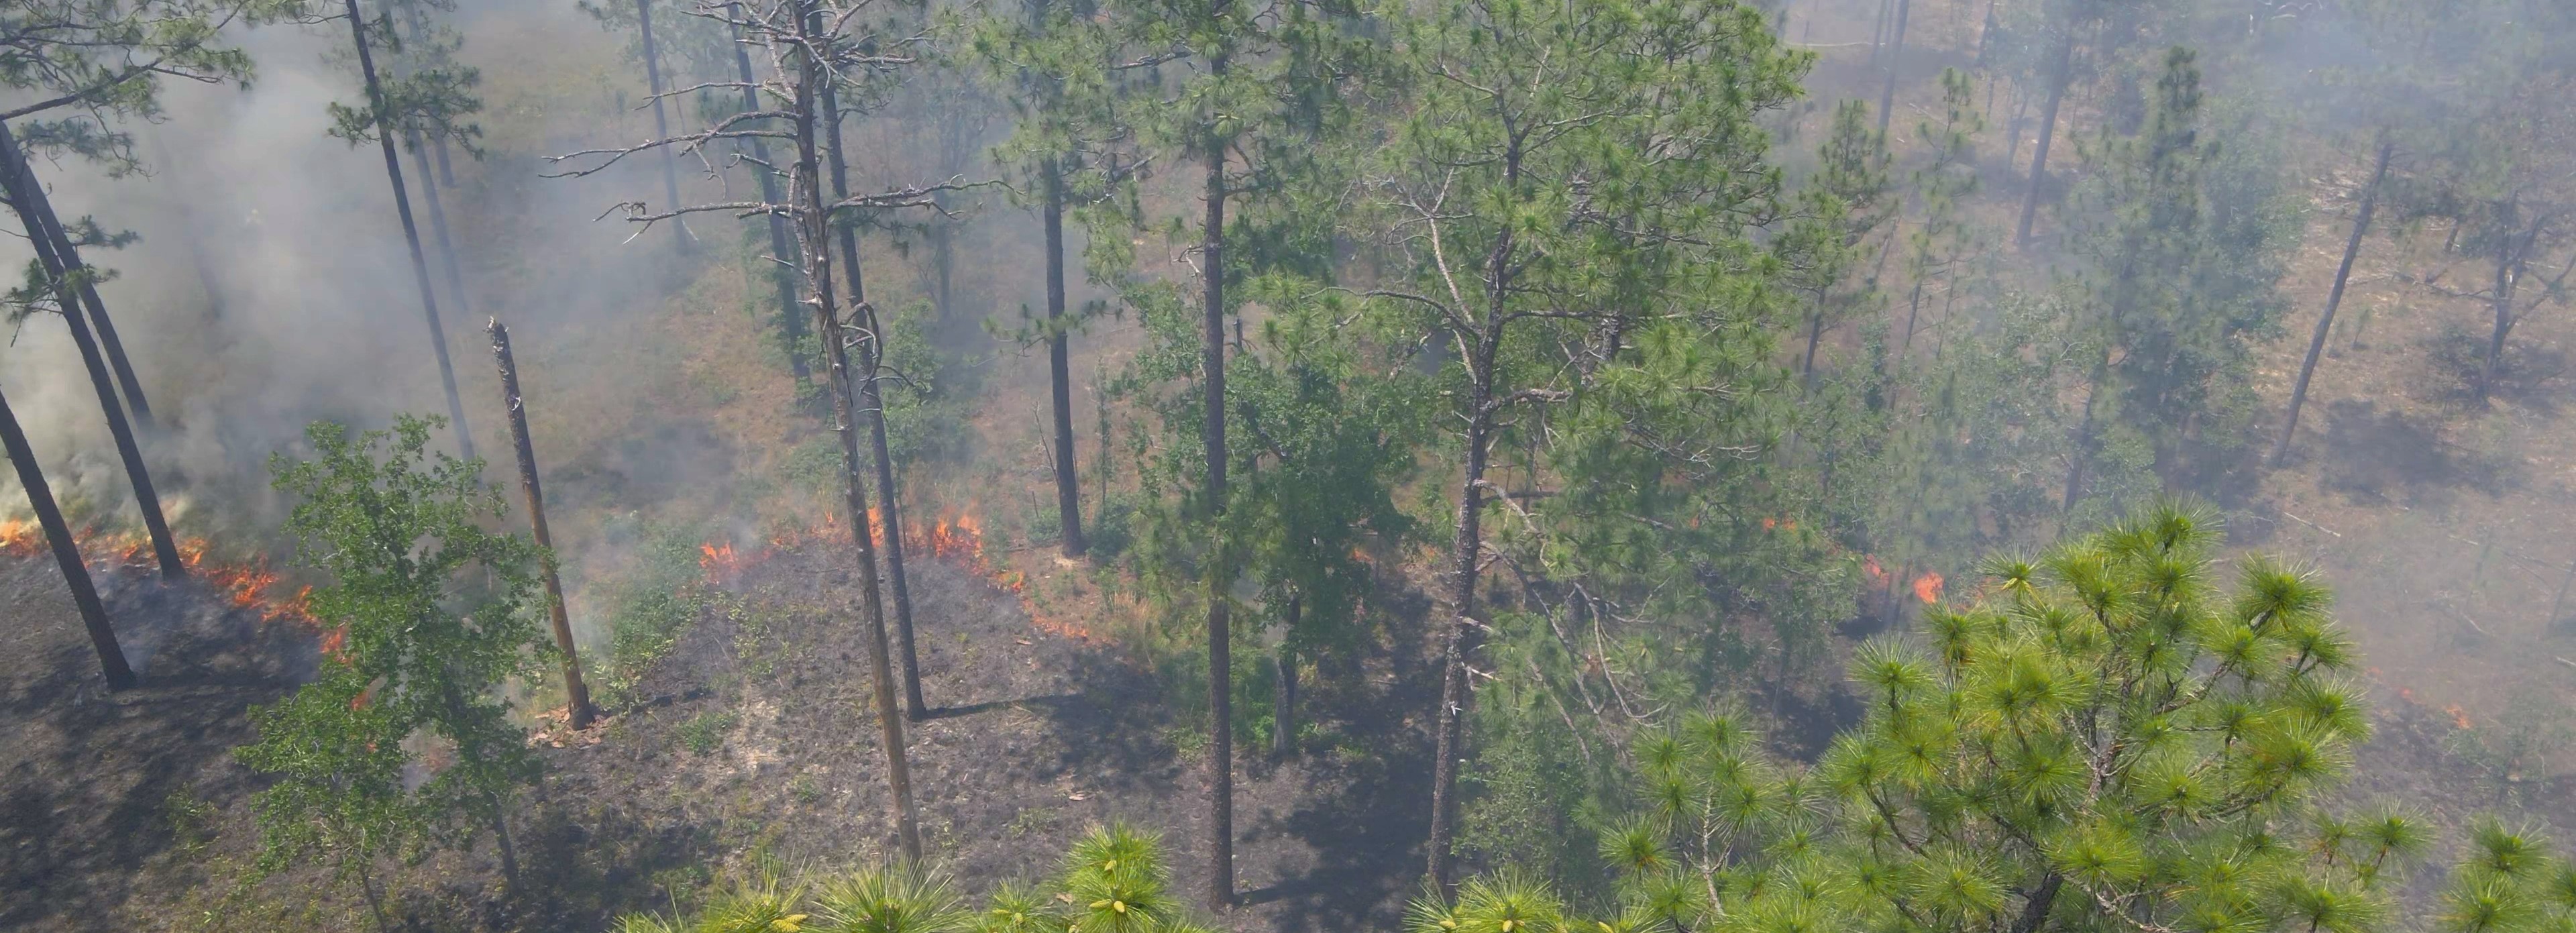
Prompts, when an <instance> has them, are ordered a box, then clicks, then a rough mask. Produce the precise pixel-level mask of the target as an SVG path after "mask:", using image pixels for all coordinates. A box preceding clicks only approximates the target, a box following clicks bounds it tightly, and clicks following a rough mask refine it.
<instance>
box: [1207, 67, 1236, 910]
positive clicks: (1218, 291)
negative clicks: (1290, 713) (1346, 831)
mask: <svg viewBox="0 0 2576 933" xmlns="http://www.w3.org/2000/svg"><path fill="white" fill-rule="evenodd" d="M1225 71H1226V59H1225V56H1224V55H1222V54H1220V55H1215V56H1212V57H1211V58H1210V60H1209V62H1208V74H1209V76H1210V77H1211V78H1213V79H1215V80H1219V81H1222V80H1224V77H1225ZM1207 134H1208V136H1207V142H1206V146H1207V153H1206V157H1207V195H1206V198H1207V218H1206V221H1205V224H1204V229H1203V230H1202V235H1203V236H1204V237H1205V240H1204V241H1203V243H1202V244H1201V246H1200V252H1201V253H1202V254H1203V255H1202V256H1201V257H1200V261H1202V262H1204V263H1206V264H1207V272H1206V279H1207V291H1206V294H1205V303H1206V307H1205V308H1204V309H1203V312H1204V314H1205V316H1206V320H1205V321H1203V322H1202V323H1203V324H1204V326H1203V327H1202V328H1201V330H1200V348H1199V356H1200V361H1199V366H1200V368H1201V370H1202V371H1203V373H1204V375H1205V377H1206V381H1207V396H1206V399H1205V401H1206V403H1207V408H1206V413H1205V415H1204V418H1205V421H1204V424H1203V425H1202V427H1201V429H1200V436H1201V437H1202V439H1204V440H1205V441H1206V444H1207V450H1206V456H1207V505H1208V512H1209V515H1210V516H1211V519H1212V520H1211V522H1210V528H1211V533H1212V534H1214V535H1217V536H1219V538H1220V540H1218V541H1216V542H1215V544H1216V547H1215V549H1214V551H1213V553H1212V555H1211V556H1212V557H1213V558H1214V559H1213V560H1211V561H1210V562H1209V567H1208V578H1207V590H1208V592H1207V599H1208V604H1207V640H1208V807H1209V818H1208V900H1209V903H1212V904H1214V905H1216V906H1217V907H1218V908H1219V909H1224V908H1226V907H1230V906H1233V904H1234V645H1233V638H1234V621H1233V616H1232V615H1231V610H1232V607H1231V605H1229V604H1228V602H1227V599H1228V598H1229V596H1230V594H1229V592H1228V591H1229V590H1230V589H1231V586H1230V585H1229V584H1230V583H1231V582H1232V573H1233V567H1232V561H1230V560H1228V555H1227V554H1226V542H1225V541H1223V540H1221V539H1222V536H1223V535H1224V532H1223V531H1222V530H1221V529H1219V528H1217V527H1216V526H1217V523H1216V522H1214V521H1213V517H1214V516H1218V515H1223V514H1225V466H1226V464H1225V456H1226V451H1225V141H1224V139H1223V138H1222V137H1221V136H1219V135H1218V133H1217V130H1216V127H1215V126H1214V124H1213V123H1211V124H1210V125H1209V127H1208V130H1207Z"/></svg>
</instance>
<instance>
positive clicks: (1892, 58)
mask: <svg viewBox="0 0 2576 933" xmlns="http://www.w3.org/2000/svg"><path fill="white" fill-rule="evenodd" d="M1913 8H1914V0H1896V35H1895V39H1894V40H1893V41H1892V42H1891V43H1890V44H1889V46H1888V54H1887V86H1886V87H1885V88H1884V89H1882V90H1881V91H1879V94H1878V136H1879V139H1880V140H1882V141H1883V140H1885V139H1886V138H1887V124H1888V121H1889V120H1890V119H1892V118H1894V117H1895V116H1896V79H1897V76H1898V73H1899V72H1901V71H1903V70H1905V19H1906V14H1907V13H1908V12H1910V11H1912V10H1913ZM1882 144H1883V143H1882Z"/></svg>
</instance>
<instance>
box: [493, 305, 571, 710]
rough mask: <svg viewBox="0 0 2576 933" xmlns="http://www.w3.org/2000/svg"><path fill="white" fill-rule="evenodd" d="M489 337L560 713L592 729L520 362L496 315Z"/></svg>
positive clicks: (507, 331) (507, 333)
mask: <svg viewBox="0 0 2576 933" xmlns="http://www.w3.org/2000/svg"><path fill="white" fill-rule="evenodd" d="M485 330H486V331H488V332H489V333H490V334H491V335H492V359H493V362H495V363H498V364H499V365H500V367H501V410H502V411H504V412H507V413H508V414H509V416H510V444H511V446H512V447H514V448H515V449H516V451H517V453H518V459H519V491H521V492H523V493H526V494H527V499H528V526H529V528H530V530H532V531H533V532H535V534H536V538H537V547H538V548H539V549H540V550H543V551H544V552H545V564H544V565H543V566H542V567H540V568H539V569H540V570H542V571H543V572H544V574H545V584H546V621H547V622H548V623H551V624H552V625H553V626H554V634H555V647H556V648H558V649H561V650H562V651H563V656H564V664H563V678H564V711H565V712H566V713H567V714H568V715H569V716H571V719H572V727H573V728H575V729H588V728H590V721H591V718H592V717H593V716H595V715H597V711H596V710H595V709H593V708H592V707H591V705H590V687H589V686H587V685H585V684H583V683H582V680H581V651H580V649H579V648H578V647H576V646H575V645H574V644H573V640H572V620H571V619H570V618H568V617H566V616H565V614H564V595H563V578H562V576H561V575H559V574H558V573H557V572H556V569H555V565H556V561H555V543H554V535H553V533H552V532H551V531H549V530H548V529H547V527H546V494H545V491H544V490H543V488H542V487H540V486H539V485H538V483H537V448H536V445H534V444H532V443H530V442H529V440H528V410H527V405H526V403H525V401H524V398H523V397H522V396H521V395H520V394H519V364H518V362H517V361H516V360H513V359H511V357H510V329H509V328H508V327H504V326H502V324H501V322H500V320H499V319H497V318H495V319H493V320H492V322H491V323H490V324H489V325H488V326H487V327H486V328H485Z"/></svg>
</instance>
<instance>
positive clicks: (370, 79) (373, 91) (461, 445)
mask: <svg viewBox="0 0 2576 933" xmlns="http://www.w3.org/2000/svg"><path fill="white" fill-rule="evenodd" d="M342 3H343V4H345V5H346V6H347V7H348V11H349V37H350V39H351V41H353V42H354V43H356V45H357V48H358V75H359V76H360V77H361V78H364V79H365V80H366V82H367V103H368V106H370V107H372V108H373V109H374V110H375V112H376V142H378V143H380V144H382V146H383V147H384V151H385V178H386V180H387V181H388V182H390V183H391V184H392V185H393V189H394V213H395V214H396V215H398V216H400V217H401V218H402V229H403V242H404V243H405V244H406V245H408V246H410V247H411V273H412V279H413V282H414V284H416V285H418V286H419V288H420V309H421V313H422V315H424V316H425V317H427V318H428V320H429V348H430V350H431V351H432V352H433V353H435V354H436V356H437V357H438V379H439V382H440V384H441V385H443V386H444V387H445V388H446V390H447V417H448V420H449V421H451V422H453V423H454V424H455V426H456V449H457V451H458V452H459V453H462V454H464V455H465V459H467V460H472V459H474V432H473V431H472V430H471V429H469V428H467V427H466V424H465V400H464V399H463V398H462V397H461V396H459V395H457V393H456V367H455V366H454V365H452V364H451V363H450V362H449V361H448V358H447V328H446V327H445V326H444V325H442V324H440V323H439V321H438V296H437V295H436V294H434V293H432V292H431V291H430V287H429V257H428V256H427V255H426V254H424V253H423V252H422V251H421V248H420V226H419V225H418V224H415V223H413V222H412V219H411V192H410V191H409V190H408V189H406V188H405V187H404V185H403V174H402V160H401V158H399V157H398V156H396V155H395V153H394V121H393V114H392V113H391V112H389V108H390V103H389V102H388V101H386V100H385V92H384V87H383V85H381V84H379V83H377V81H376V61H375V58H374V56H373V55H372V54H370V53H369V52H368V50H367V21H366V17H365V16H364V15H363V14H361V13H359V12H358V0H342Z"/></svg>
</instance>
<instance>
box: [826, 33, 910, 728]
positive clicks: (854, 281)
mask: <svg viewBox="0 0 2576 933" xmlns="http://www.w3.org/2000/svg"><path fill="white" fill-rule="evenodd" d="M820 90H821V92H822V93H821V98H822V104H823V111H824V113H825V115H826V116H825V121H826V123H825V132H826V133H828V134H829V135H830V136H831V137H832V146H831V148H830V149H829V150H826V151H827V152H828V153H829V154H830V166H831V170H832V195H833V198H834V200H839V199H841V198H846V197H849V193H850V191H849V189H850V163H849V158H848V157H847V155H845V154H844V153H843V151H842V148H841V147H842V145H843V138H842V136H841V106H840V99H839V96H838V94H836V93H835V92H834V91H833V90H832V84H831V82H829V81H826V82H824V83H823V86H822V88H821V89H820ZM825 223H826V224H827V225H829V224H830V219H829V218H826V219H825ZM839 233H840V245H841V265H842V266H844V267H846V268H847V269H848V270H849V277H850V315H851V317H852V318H854V319H856V320H857V322H858V324H859V325H860V326H862V327H864V328H866V329H867V333H866V334H865V335H863V336H862V337H861V339H860V340H859V368H860V369H861V370H862V371H863V373H862V375H861V377H860V382H859V407H860V408H863V409H866V410H867V413H868V442H869V445H870V446H871V447H872V448H873V449H874V452H875V454H876V468H877V509H878V510H879V513H880V520H881V524H882V525H883V526H884V527H883V530H882V531H881V532H880V533H879V538H880V545H881V546H882V547H884V548H885V558H886V574H887V576H888V578H889V579H891V580H892V581H893V583H894V633H895V642H896V645H897V646H898V647H899V648H900V649H901V650H902V657H901V660H902V662H903V708H904V714H905V715H906V716H909V717H911V718H912V720H913V721H915V722H919V721H920V720H922V719H923V718H924V717H927V716H929V715H930V704H928V703H926V702H924V701H923V700H922V698H921V661H920V654H919V653H918V652H916V651H914V650H913V641H912V590H911V587H910V586H909V584H908V583H907V580H906V575H905V573H904V570H903V508H902V503H901V501H900V497H898V496H896V495H895V476H894V454H893V453H892V452H891V451H890V450H888V449H887V445H886V425H885V392H884V390H883V384H882V381H881V380H880V379H879V376H880V374H881V373H882V372H883V367H882V366H880V365H879V364H880V363H882V362H884V359H885V327H884V326H883V325H882V324H881V323H880V322H879V321H878V320H877V310H876V306H875V305H873V304H870V303H868V289H867V277H866V276H864V275H862V274H860V269H859V233H858V229H857V226H856V225H855V224H841V225H839Z"/></svg>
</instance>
